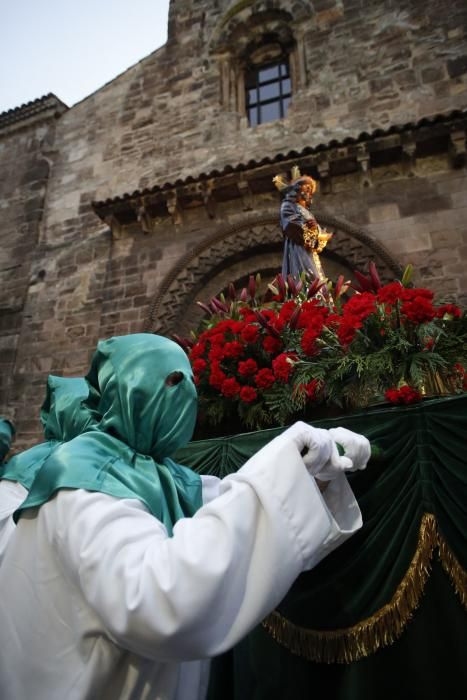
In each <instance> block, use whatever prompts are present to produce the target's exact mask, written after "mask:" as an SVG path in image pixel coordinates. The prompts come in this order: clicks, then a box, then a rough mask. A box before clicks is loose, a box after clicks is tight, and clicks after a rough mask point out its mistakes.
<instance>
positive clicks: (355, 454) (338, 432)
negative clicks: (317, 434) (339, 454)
mask: <svg viewBox="0 0 467 700" xmlns="http://www.w3.org/2000/svg"><path fill="white" fill-rule="evenodd" d="M329 433H330V435H331V437H332V439H333V440H334V442H336V443H337V444H339V445H342V447H343V448H344V451H345V456H346V457H348V458H349V459H350V460H351V461H352V467H351V469H350V470H349V471H352V472H354V471H357V469H365V467H366V465H367V464H368V460H369V459H370V457H371V445H370V443H369V441H368V440H367V439H366V437H364V436H363V435H360V434H359V433H353V432H352V431H351V430H347V428H331V429H330V430H329Z"/></svg>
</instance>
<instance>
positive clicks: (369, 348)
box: [176, 263, 467, 429]
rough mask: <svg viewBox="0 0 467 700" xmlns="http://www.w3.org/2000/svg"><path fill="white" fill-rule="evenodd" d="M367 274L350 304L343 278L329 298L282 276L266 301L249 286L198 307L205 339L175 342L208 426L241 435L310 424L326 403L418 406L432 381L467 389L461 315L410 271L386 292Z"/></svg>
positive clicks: (465, 325) (253, 282) (465, 330)
mask: <svg viewBox="0 0 467 700" xmlns="http://www.w3.org/2000/svg"><path fill="white" fill-rule="evenodd" d="M369 273H370V274H369V276H368V277H367V276H365V275H362V274H361V273H356V282H357V283H356V284H355V285H353V290H354V294H353V296H350V298H349V297H348V295H347V293H348V291H349V287H350V286H351V285H350V283H345V282H344V278H343V277H340V278H339V280H338V281H337V283H336V284H335V286H334V287H332V285H330V292H331V294H332V296H330V295H328V294H326V293H323V285H322V284H321V283H319V282H318V281H316V280H315V281H313V282H311V283H310V282H309V281H308V280H307V279H306V278H305V276H303V277H302V279H300V280H299V281H298V282H297V281H296V280H294V279H291V278H289V279H288V280H285V279H284V278H283V277H282V276H281V275H278V276H277V277H276V279H275V280H274V282H273V283H272V284H270V285H269V286H268V287H269V288H268V292H267V293H266V295H265V296H263V297H261V298H259V297H258V296H257V294H256V290H257V287H258V282H259V279H255V278H253V277H251V278H250V282H249V284H248V288H247V289H244V290H242V292H241V293H240V294H239V295H238V294H237V291H236V290H235V288H234V287H233V285H229V291H228V297H229V298H228V299H226V297H225V296H224V295H221V296H220V297H219V298H215V299H212V300H211V302H210V303H209V304H201V303H200V306H201V307H202V308H203V309H204V311H205V312H206V313H207V314H208V318H207V319H206V321H205V322H204V325H205V328H204V330H202V331H201V332H199V333H197V334H193V340H190V341H186V340H182V339H180V338H176V340H178V341H179V342H180V343H181V344H182V345H183V346H184V347H185V349H186V350H187V352H188V354H189V357H190V360H191V362H192V367H193V373H194V378H195V382H196V385H197V387H198V392H199V397H200V412H201V417H202V420H204V421H205V422H206V423H207V424H209V425H213V424H216V423H219V422H222V421H223V420H225V419H228V420H229V421H230V420H231V419H232V418H235V417H236V418H239V419H240V421H241V428H254V429H257V428H264V427H267V426H269V425H274V424H275V425H281V424H284V423H286V422H289V421H290V420H292V419H294V418H296V417H297V416H299V415H301V416H302V417H309V416H310V415H312V413H313V411H314V410H316V406H317V405H318V404H320V403H326V404H333V405H338V406H339V407H341V408H342V407H344V408H345V407H346V406H347V407H354V408H355V407H363V406H365V405H368V403H370V402H374V401H382V400H386V401H389V402H390V403H393V404H408V403H414V402H416V401H420V400H421V398H422V395H424V394H426V393H427V392H430V386H431V385H430V377H432V376H433V375H436V376H437V377H438V380H439V377H440V376H442V377H443V378H444V383H445V384H448V385H449V390H450V391H453V392H460V391H463V390H466V389H467V375H466V372H465V371H464V369H463V364H461V363H464V364H465V363H466V362H467V342H466V341H467V318H466V316H465V314H463V312H462V311H461V309H460V308H459V307H458V306H457V305H455V304H453V303H445V304H440V305H437V304H435V302H434V294H433V292H432V291H431V290H429V289H425V288H422V287H410V286H407V285H408V284H409V283H410V274H411V271H410V270H409V269H408V270H406V272H405V273H404V277H403V278H402V282H399V281H394V282H391V283H389V284H386V285H383V284H381V282H380V279H379V276H378V274H377V271H376V268H375V266H374V264H373V263H371V264H370V268H369ZM439 386H440V383H439V381H438V382H437V387H438V389H437V390H439Z"/></svg>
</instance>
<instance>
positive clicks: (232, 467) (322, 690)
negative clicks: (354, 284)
mask: <svg viewBox="0 0 467 700" xmlns="http://www.w3.org/2000/svg"><path fill="white" fill-rule="evenodd" d="M313 425H316V426H320V427H325V428H329V427H336V426H337V425H343V426H345V427H346V428H349V429H350V430H354V431H355V432H359V433H363V434H364V435H366V436H367V437H368V438H369V439H370V441H371V442H372V443H373V444H376V445H378V446H379V447H380V448H382V451H383V455H384V459H380V460H375V461H372V462H370V464H369V466H368V467H367V469H366V470H365V471H363V472H356V473H355V474H353V475H350V477H349V480H350V481H351V485H352V488H353V490H354V493H355V495H356V497H357V500H358V502H359V504H360V508H361V510H362V516H363V527H362V529H361V530H360V531H359V532H358V533H357V534H356V535H354V536H353V537H351V538H350V539H349V540H348V541H347V542H346V543H345V544H344V545H343V546H341V547H340V548H338V549H337V550H336V551H335V552H333V553H332V554H331V555H330V556H328V557H326V559H324V560H323V561H322V562H321V563H320V564H319V565H318V566H317V567H316V568H315V569H313V570H312V571H310V572H307V573H305V574H303V575H302V576H300V577H299V578H298V579H297V581H296V582H295V583H294V585H293V586H292V588H291V590H290V592H289V593H288V595H287V596H286V598H285V599H284V600H283V601H282V603H281V605H280V606H279V607H278V613H279V615H280V618H274V619H279V620H280V621H281V624H282V625H283V626H284V629H282V630H281V628H280V625H279V628H276V629H275V630H274V628H273V626H270V627H264V626H260V627H258V628H257V629H256V630H255V631H254V632H252V633H251V634H250V635H249V636H248V637H247V638H246V639H245V640H244V641H243V642H242V643H241V644H240V645H238V646H237V647H236V648H235V650H234V651H233V652H231V653H230V654H228V655H227V656H224V657H222V658H221V659H219V660H216V661H215V662H214V664H213V666H212V669H213V673H212V683H211V690H210V696H209V700H218V699H219V700H229V699H231V698H235V700H240V699H241V700H243V698H251V699H253V700H266V699H267V700H301V699H302V698H303V700H305V698H307V699H308V698H310V697H319V698H321V697H326V698H330V700H332V699H338V700H374V699H375V698H378V700H386V699H387V700H393V699H394V698H395V697H397V698H398V700H400V699H401V698H410V700H413V699H414V698H419V697H423V698H430V699H433V700H435V699H436V700H437V699H438V698H441V697H447V698H449V699H450V700H452V699H454V698H461V697H464V696H465V689H466V688H467V665H466V664H465V658H464V657H465V650H466V649H467V624H466V622H467V619H466V616H465V605H466V598H467V585H466V584H467V578H466V575H465V570H466V568H467V546H466V545H467V450H466V438H467V396H465V395H464V396H460V397H453V398H447V399H438V400H427V401H424V402H422V403H421V404H417V405H413V406H409V407H404V408H395V407H389V406H385V407H382V408H379V409H377V410H372V411H364V412H361V413H359V414H356V415H350V416H343V417H341V418H337V419H333V420H319V421H313ZM278 432H279V431H277V430H268V431H262V432H257V433H250V434H244V435H237V436H234V437H231V438H221V439H217V440H204V441H200V442H198V443H192V444H191V445H188V446H187V447H186V448H185V449H184V450H182V451H180V452H179V453H178V454H177V458H179V459H183V461H184V463H186V464H189V465H191V466H192V467H193V468H195V469H198V468H200V467H201V466H202V467H203V470H204V468H205V467H206V466H207V468H208V471H209V472H210V473H212V474H217V475H218V476H223V475H225V474H227V473H229V472H234V471H236V470H237V469H238V468H239V467H240V466H241V465H242V464H243V463H244V462H245V460H246V459H248V458H249V457H250V456H251V454H253V453H254V452H255V451H256V450H258V449H259V448H260V447H261V446H262V445H263V444H264V443H265V442H267V441H268V440H270V439H271V438H272V437H274V435H275V434H277V433H278ZM426 514H430V516H426ZM427 517H428V518H429V519H428V525H429V526H430V527H428V528H425V539H423V537H422V538H421V533H422V531H423V523H424V522H425V521H426V518H427ZM431 551H432V554H431V556H430V552H431ZM418 555H420V559H419V562H418V564H417V565H416V566H413V567H412V570H410V567H411V564H412V562H413V561H414V557H415V558H416V557H417V556H418ZM416 563H417V561H416ZM430 567H431V573H430ZM411 574H413V576H412V584H413V588H412V590H411V586H410V585H409V586H408V588H407V589H405V590H406V591H407V590H408V591H409V594H410V595H407V596H406V598H407V599H405V598H404V590H403V591H402V593H403V594H402V596H401V600H402V604H401V605H400V606H397V605H396V607H395V611H394V614H392V613H391V614H388V616H387V619H384V620H383V622H384V624H382V625H380V626H379V628H378V624H375V625H374V627H375V629H376V632H374V634H372V633H371V629H370V628H371V625H372V623H373V622H374V621H375V620H376V619H377V616H378V614H379V612H380V611H383V612H384V610H386V609H387V608H385V606H390V605H391V604H392V603H394V597H395V595H396V592H397V591H398V590H399V586H400V584H401V582H403V581H406V582H407V581H408V582H409V584H410V579H411ZM412 593H413V594H414V599H413V600H411V595H412ZM418 594H419V595H418ZM417 595H418V597H417ZM412 603H413V604H412ZM407 613H409V614H407ZM284 621H285V622H284ZM363 621H367V622H368V628H364V629H363V633H362V634H361V635H360V638H358V642H359V643H358V644H352V639H351V636H352V635H351V634H350V635H349V636H350V641H349V639H345V644H346V645H347V650H348V652H349V655H350V656H352V654H354V655H355V657H356V658H355V660H353V661H352V660H350V661H349V662H347V663H345V661H342V660H341V661H340V662H339V663H337V662H336V661H334V662H333V661H332V660H330V659H329V658H328V656H329V655H332V653H334V651H335V648H336V642H335V641H334V640H333V636H336V637H337V644H338V643H339V640H342V639H343V634H342V630H349V629H350V630H353V629H355V627H357V628H358V625H359V623H362V622H363ZM297 627H301V628H303V629H304V630H305V633H304V635H303V636H302V637H300V634H299V631H298V632H297ZM368 629H370V632H368ZM319 632H324V633H326V632H328V636H327V637H326V635H325V634H324V635H322V636H321V637H319V638H318V635H317V633H319ZM273 633H276V634H277V636H276V638H274V636H273ZM375 641H376V642H377V644H375ZM295 643H296V646H295V648H294V650H293V651H292V649H293V645H294V644H295ZM372 645H373V649H372ZM342 646H343V651H345V650H346V647H345V645H344V643H343V644H342ZM374 647H377V648H374ZM313 656H314V657H319V658H321V659H322V660H321V661H316V660H311V659H310V657H313ZM326 658H327V661H326V660H325V659H326Z"/></svg>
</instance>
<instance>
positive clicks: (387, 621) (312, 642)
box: [262, 513, 467, 664]
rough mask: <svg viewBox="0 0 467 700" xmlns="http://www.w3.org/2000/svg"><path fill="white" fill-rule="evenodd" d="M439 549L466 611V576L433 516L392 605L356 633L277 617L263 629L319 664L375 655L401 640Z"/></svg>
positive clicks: (424, 521)
mask: <svg viewBox="0 0 467 700" xmlns="http://www.w3.org/2000/svg"><path fill="white" fill-rule="evenodd" d="M435 547H439V552H440V558H441V561H442V565H443V568H444V569H445V571H446V572H447V573H448V575H449V577H450V578H451V580H452V582H453V585H454V587H455V590H456V592H457V593H458V595H459V597H460V598H461V601H462V603H463V605H464V606H465V605H466V591H467V586H466V581H467V576H466V572H465V571H464V570H463V569H462V567H461V565H460V564H459V562H458V561H457V560H456V559H455V557H454V556H453V554H452V553H451V552H450V551H449V548H448V546H447V544H446V542H445V541H444V540H443V539H442V538H441V537H440V536H439V534H438V528H437V524H436V519H435V517H434V515H432V514H431V513H425V514H424V515H423V517H422V521H421V524H420V530H419V535H418V543H417V549H416V551H415V554H414V557H413V559H412V562H411V564H410V566H409V568H408V570H407V572H406V574H405V576H404V578H403V579H402V581H401V582H400V584H399V586H398V587H397V589H396V591H395V593H394V595H393V597H392V599H391V601H390V602H389V603H387V604H386V605H384V606H383V607H382V608H380V609H379V610H377V611H376V612H375V613H374V614H373V615H371V616H370V617H368V618H366V619H365V620H362V621H361V622H358V623H357V624H356V625H353V626H352V627H346V628H342V629H336V630H312V629H306V628H305V627H300V626H298V625H294V624H293V623H292V622H289V620H287V619H286V618H284V617H283V616H282V615H280V614H279V613H278V612H276V611H274V612H273V613H271V614H270V615H268V617H267V618H266V619H265V620H264V621H263V623H262V624H263V627H264V628H265V629H266V630H267V631H268V632H269V634H271V636H272V637H273V638H274V639H275V640H276V642H278V643H279V644H281V645H282V646H284V647H286V648H287V649H288V650H289V651H290V652H291V653H292V654H297V655H299V656H302V657H304V658H305V659H308V660H309V661H317V662H320V663H327V664H332V663H340V664H342V663H345V664H348V663H351V662H352V661H358V660H359V659H362V658H364V657H365V656H369V655H370V654H373V653H374V652H375V651H377V650H378V649H380V648H382V647H386V646H389V645H390V644H392V643H393V642H395V641H396V639H399V637H400V636H401V634H402V632H403V631H404V629H405V627H406V625H407V623H408V622H409V621H410V619H411V618H412V616H413V613H414V611H415V610H416V608H417V607H418V605H419V603H420V600H421V597H422V595H423V591H424V588H425V584H426V582H427V580H428V577H429V575H430V568H431V560H432V557H433V550H434V548H435Z"/></svg>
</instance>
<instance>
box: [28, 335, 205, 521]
mask: <svg viewBox="0 0 467 700" xmlns="http://www.w3.org/2000/svg"><path fill="white" fill-rule="evenodd" d="M87 381H88V384H89V397H88V399H87V401H85V402H84V406H85V407H87V408H88V409H89V410H90V412H91V413H92V415H93V418H94V421H95V423H94V424H93V426H92V427H91V428H90V429H89V430H88V431H87V432H86V433H84V434H82V435H79V436H78V437H77V438H75V439H74V440H71V441H70V442H68V443H66V444H64V445H62V446H60V447H59V448H58V449H57V450H55V451H54V453H53V455H51V457H50V458H49V459H47V460H46V462H45V463H44V465H43V467H42V469H41V471H40V473H39V474H38V476H37V478H36V480H35V482H34V484H33V487H32V489H31V491H30V494H29V497H28V498H27V500H26V501H25V502H24V504H23V505H22V507H21V509H20V511H17V513H16V517H19V516H20V515H21V511H23V510H25V509H27V508H32V507H37V506H40V505H41V504H43V503H44V502H46V501H47V500H48V499H49V498H51V497H52V496H53V494H54V493H55V492H56V491H57V490H58V489H61V488H68V489H70V488H71V489H86V490H88V491H100V492H102V493H106V494H108V495H110V496H114V497H116V498H137V499H139V500H140V501H142V502H143V503H144V504H145V506H146V507H147V508H148V510H149V511H150V512H151V513H152V514H153V515H155V516H156V517H157V518H158V519H159V520H160V521H161V522H163V523H164V525H165V526H166V528H167V531H168V532H169V534H171V533H172V526H173V525H174V523H175V522H176V521H177V520H178V519H179V518H182V517H186V516H190V515H193V514H194V513H195V512H196V510H197V509H198V508H199V507H200V505H201V479H200V477H199V476H198V475H197V474H195V473H194V472H192V471H191V470H189V469H186V468H185V467H182V466H180V465H177V464H175V462H173V461H172V460H171V459H170V455H172V454H173V453H174V452H175V451H176V450H177V449H178V448H179V447H183V446H184V445H186V444H187V442H188V441H189V440H190V438H191V437H192V434H193V430H194V426H195V422H196V410H197V396H196V389H195V386H194V383H193V376H192V372H191V366H190V363H189V361H188V358H187V356H186V354H185V353H184V351H183V350H182V349H181V348H180V347H179V346H178V345H176V344H175V343H173V342H172V341H170V340H168V339H167V338H162V337H160V336H155V335H152V334H146V333H140V334H136V335H128V336H122V337H117V338H110V339H109V340H105V341H101V342H100V343H99V344H98V347H97V351H96V353H95V355H94V358H93V361H92V365H91V369H90V371H89V374H88V376H87Z"/></svg>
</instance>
